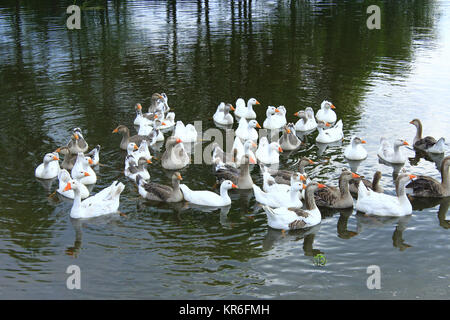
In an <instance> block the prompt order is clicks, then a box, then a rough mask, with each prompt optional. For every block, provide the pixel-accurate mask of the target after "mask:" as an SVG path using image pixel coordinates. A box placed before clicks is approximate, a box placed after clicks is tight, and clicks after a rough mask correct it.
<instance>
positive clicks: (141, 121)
mask: <svg viewBox="0 0 450 320" xmlns="http://www.w3.org/2000/svg"><path fill="white" fill-rule="evenodd" d="M135 109H136V118H135V119H134V122H133V124H134V125H135V126H140V125H149V126H152V125H153V117H151V116H150V115H149V114H146V115H144V114H143V113H142V105H141V104H140V103H137V104H136V107H135Z"/></svg>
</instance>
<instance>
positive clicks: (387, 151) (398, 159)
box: [377, 137, 408, 164]
mask: <svg viewBox="0 0 450 320" xmlns="http://www.w3.org/2000/svg"><path fill="white" fill-rule="evenodd" d="M407 145H408V143H407V142H406V141H404V140H401V139H397V140H395V141H394V143H393V144H391V143H390V142H389V141H388V140H387V139H386V138H385V137H381V139H380V147H379V148H378V153H377V155H378V157H380V158H381V159H382V160H384V161H386V162H389V163H394V164H402V163H405V161H406V156H405V155H404V154H403V152H402V151H401V150H400V147H401V146H407Z"/></svg>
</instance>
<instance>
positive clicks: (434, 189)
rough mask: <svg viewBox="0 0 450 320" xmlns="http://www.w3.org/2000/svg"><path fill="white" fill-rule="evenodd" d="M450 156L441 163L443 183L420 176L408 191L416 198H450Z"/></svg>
mask: <svg viewBox="0 0 450 320" xmlns="http://www.w3.org/2000/svg"><path fill="white" fill-rule="evenodd" d="M449 167H450V156H448V157H445V158H444V160H442V163H441V182H439V181H437V180H436V179H433V178H431V177H428V176H418V177H417V179H415V180H413V181H411V182H410V183H409V184H408V185H407V186H406V189H409V190H411V189H412V191H409V190H408V192H410V193H411V195H412V196H414V197H423V198H444V197H450V177H449V172H448V171H449Z"/></svg>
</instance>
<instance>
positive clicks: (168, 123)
mask: <svg viewBox="0 0 450 320" xmlns="http://www.w3.org/2000/svg"><path fill="white" fill-rule="evenodd" d="M158 118H159V117H158ZM159 119H160V120H161V121H162V122H161V126H160V127H159V129H160V130H165V129H170V128H172V127H174V126H175V112H169V113H168V114H167V115H166V116H164V117H162V118H159Z"/></svg>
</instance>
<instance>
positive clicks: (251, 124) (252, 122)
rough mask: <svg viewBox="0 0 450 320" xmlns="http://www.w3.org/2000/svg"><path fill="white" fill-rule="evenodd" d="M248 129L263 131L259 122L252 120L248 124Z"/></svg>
mask: <svg viewBox="0 0 450 320" xmlns="http://www.w3.org/2000/svg"><path fill="white" fill-rule="evenodd" d="M248 127H249V128H258V129H261V126H260V125H259V123H258V121H256V120H250V121H249V122H248Z"/></svg>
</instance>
